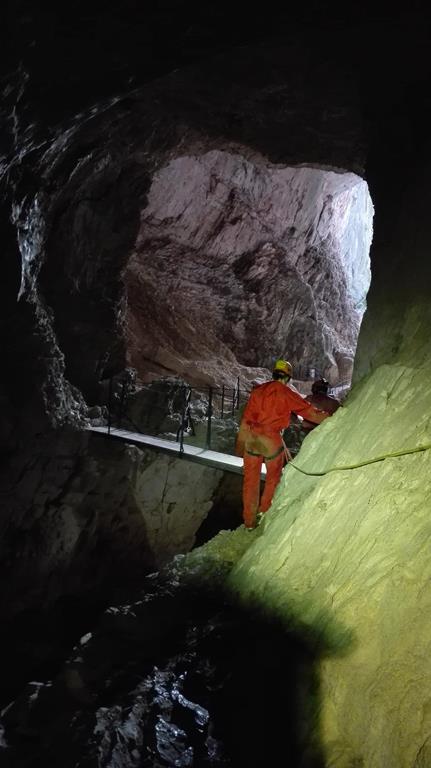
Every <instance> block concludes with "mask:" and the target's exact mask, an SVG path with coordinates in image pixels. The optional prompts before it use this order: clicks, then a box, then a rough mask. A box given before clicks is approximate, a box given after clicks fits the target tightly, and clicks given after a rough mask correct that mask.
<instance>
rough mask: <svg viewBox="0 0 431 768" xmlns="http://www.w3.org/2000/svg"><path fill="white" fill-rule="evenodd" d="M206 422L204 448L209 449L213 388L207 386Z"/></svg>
mask: <svg viewBox="0 0 431 768" xmlns="http://www.w3.org/2000/svg"><path fill="white" fill-rule="evenodd" d="M207 415H208V424H207V439H206V444H205V448H206V449H207V450H209V449H210V448H211V419H212V415H213V388H212V387H209V390H208V414H207Z"/></svg>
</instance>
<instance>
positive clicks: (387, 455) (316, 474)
mask: <svg viewBox="0 0 431 768" xmlns="http://www.w3.org/2000/svg"><path fill="white" fill-rule="evenodd" d="M430 448H431V443H430V444H428V445H420V446H419V447H418V448H407V450H404V451H394V453H384V454H383V455H382V456H376V458H375V459H367V460H366V461H360V462H359V463H358V464H345V465H344V466H341V467H330V468H329V469H326V470H325V471H324V472H307V470H305V469H301V467H298V466H297V465H296V464H294V463H293V461H289V463H288V465H287V466H288V467H293V468H294V469H296V470H297V471H298V472H302V474H303V475H310V476H312V477H323V475H327V474H328V473H329V472H343V471H344V470H346V469H358V468H359V467H365V466H366V465H367V464H375V463H376V462H377V461H384V460H385V459H393V458H396V457H397V456H407V455H408V454H409V453H420V452H421V451H429V449H430Z"/></svg>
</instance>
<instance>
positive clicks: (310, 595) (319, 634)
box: [232, 173, 431, 768]
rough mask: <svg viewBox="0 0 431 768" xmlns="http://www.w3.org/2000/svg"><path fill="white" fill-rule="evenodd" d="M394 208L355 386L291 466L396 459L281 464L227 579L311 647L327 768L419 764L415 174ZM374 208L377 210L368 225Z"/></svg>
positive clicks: (422, 653)
mask: <svg viewBox="0 0 431 768" xmlns="http://www.w3.org/2000/svg"><path fill="white" fill-rule="evenodd" d="M412 190H413V191H412ZM393 203H394V200H393V199H392V201H391V204H393ZM404 204H405V208H404V214H405V215H404V216H399V215H398V211H397V209H396V208H393V210H392V214H393V218H392V229H391V230H389V229H388V230H387V237H386V238H385V250H386V254H385V256H386V261H385V263H384V268H383V266H382V264H381V263H380V265H379V256H380V257H381V256H382V253H381V252H380V253H376V254H375V259H376V264H377V265H379V266H378V267H377V269H376V274H375V282H373V283H372V288H371V292H370V299H371V300H370V309H369V311H368V313H367V316H366V323H365V325H364V326H363V331H361V336H360V344H359V356H360V357H359V362H358V372H357V378H358V379H359V381H358V383H357V384H356V386H355V387H354V389H353V390H352V393H351V395H350V396H349V398H348V400H347V402H346V404H345V407H343V408H342V409H340V410H339V411H338V412H337V414H336V415H335V416H333V417H332V418H331V419H329V420H328V421H326V422H325V423H324V424H323V425H322V426H320V427H319V428H318V429H316V430H315V431H314V432H313V433H312V434H311V435H310V436H309V437H307V438H306V440H305V442H304V444H303V447H302V449H301V451H300V453H299V455H298V457H297V459H296V460H295V463H297V465H298V466H300V467H301V468H303V469H305V470H307V471H309V472H321V471H326V470H328V469H329V468H332V467H337V466H345V465H352V464H358V463H362V462H367V461H368V460H370V459H373V458H375V457H382V456H384V455H386V454H389V453H393V452H403V451H406V452H407V453H406V454H405V455H400V456H398V457H392V458H386V459H384V460H383V461H380V462H377V463H369V464H366V465H365V466H361V467H358V468H356V469H349V470H345V471H334V472H329V473H328V474H326V475H325V476H324V477H311V476H306V475H303V474H301V473H299V472H298V471H296V470H295V469H294V468H293V467H290V468H288V469H287V470H286V471H285V472H284V475H283V478H282V481H281V484H280V486H279V489H278V492H277V493H276V496H275V499H274V503H273V506H272V508H271V510H270V511H269V513H268V515H267V517H266V519H265V523H264V525H265V527H264V532H263V535H262V536H261V537H259V538H257V540H256V543H255V545H254V546H253V547H252V548H251V549H250V550H249V552H247V554H246V555H245V557H244V558H243V560H242V562H241V563H240V565H239V566H238V567H237V569H236V571H235V573H234V577H233V580H232V586H233V589H234V590H235V591H236V592H237V593H238V594H240V595H241V597H242V599H243V600H245V601H246V602H249V601H250V602H252V603H257V604H259V605H260V606H261V607H262V608H263V609H264V610H265V611H266V612H268V613H270V614H275V615H279V616H281V617H282V618H283V620H284V621H285V622H286V624H287V625H288V626H290V627H291V626H296V627H297V628H298V631H299V632H300V634H302V635H303V636H304V637H305V638H308V640H309V641H310V642H312V643H313V644H315V645H316V647H317V648H318V649H319V650H320V651H321V661H320V692H319V695H320V697H321V723H320V728H321V738H322V741H323V745H324V748H325V751H326V754H327V765H328V766H331V767H333V768H352V766H364V768H388V767H389V766H391V768H392V767H393V768H395V767H396V768H419V766H421V767H422V766H428V765H430V764H431V746H430V745H431V707H430V685H431V597H430V591H429V583H430V579H431V566H430V559H429V547H430V540H431V538H430V537H431V523H430V509H431V451H430V446H431V419H430V413H431V390H430V381H431V341H430V335H429V328H430V323H431V311H430V302H429V295H427V294H429V286H430V285H431V280H430V266H429V258H428V253H429V247H430V242H431V230H430V227H429V217H426V216H425V215H424V212H425V210H424V209H425V208H426V205H427V204H429V194H428V190H427V187H426V183H425V174H422V173H420V174H417V175H415V177H414V179H413V180H412V181H411V184H410V189H409V194H408V200H404ZM387 214H388V210H385V208H384V206H383V207H382V226H383V225H384V224H387V223H388V221H390V220H391V219H390V217H388V218H387ZM389 254H391V258H390V259H388V258H387V257H388V256H389ZM415 274H420V275H421V280H420V281H417V280H415V278H414V275H415ZM421 447H422V448H426V450H419V451H417V452H410V451H412V450H413V451H414V449H416V448H419V449H420V448H421Z"/></svg>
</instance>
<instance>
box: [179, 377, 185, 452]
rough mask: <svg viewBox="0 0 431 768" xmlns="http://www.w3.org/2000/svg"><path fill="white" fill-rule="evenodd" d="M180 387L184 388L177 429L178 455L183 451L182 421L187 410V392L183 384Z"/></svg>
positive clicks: (183, 421)
mask: <svg viewBox="0 0 431 768" xmlns="http://www.w3.org/2000/svg"><path fill="white" fill-rule="evenodd" d="M181 389H183V390H184V402H183V410H182V412H181V421H180V426H179V427H178V430H177V443H178V441H179V443H180V456H181V455H182V454H183V453H184V423H185V420H186V411H187V394H186V390H185V387H184V385H181Z"/></svg>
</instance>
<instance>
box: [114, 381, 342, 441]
mask: <svg viewBox="0 0 431 768" xmlns="http://www.w3.org/2000/svg"><path fill="white" fill-rule="evenodd" d="M349 386H350V382H347V381H345V382H340V384H338V385H337V386H335V387H331V388H330V390H329V392H330V394H334V393H335V391H336V390H339V391H341V390H343V391H344V390H345V389H347V388H348V387H349ZM143 392H144V393H145V394H146V396H147V403H146V410H144V414H143V416H144V423H142V418H139V415H138V417H136V414H134V413H133V405H136V404H138V398H139V396H141V398H142V393H143ZM250 392H251V387H250V389H246V388H241V387H240V380H239V378H238V379H237V381H236V383H235V385H234V386H232V385H230V386H229V385H226V384H222V385H221V386H218V387H217V386H208V387H202V386H195V387H192V386H190V385H188V384H186V383H185V382H184V383H175V382H172V381H170V380H166V381H162V382H157V383H154V384H153V383H150V384H147V385H144V386H143V387H142V388H139V389H137V388H136V384H135V382H134V381H133V380H132V378H131V377H130V375H129V376H127V375H124V376H123V377H122V378H117V379H116V380H115V377H111V378H110V379H109V383H108V392H107V404H106V405H107V432H108V434H111V430H112V428H114V427H115V426H117V427H118V428H120V429H124V428H126V429H127V430H128V431H133V432H136V433H138V434H151V433H152V432H153V433H155V435H161V436H163V437H164V439H172V438H171V437H169V436H170V435H175V438H174V440H173V442H176V443H178V444H179V454H180V455H182V454H183V453H184V444H185V440H188V439H191V440H194V441H198V444H199V445H200V446H201V447H202V448H205V449H207V450H211V449H212V448H213V446H214V429H216V432H217V438H220V433H222V434H221V437H223V430H222V425H225V424H226V421H227V420H229V421H234V422H236V424H229V425H228V426H229V427H231V430H232V435H228V437H229V439H230V442H231V444H232V450H233V443H234V438H235V435H236V427H237V426H238V422H239V418H238V416H239V412H240V410H241V408H242V406H243V405H245V403H246V402H247V399H248V397H249V394H250ZM143 399H144V398H143ZM144 406H145V399H144ZM157 414H158V415H159V423H158V424H157V423H156V426H154V422H155V421H156V422H157V418H156V416H157ZM175 423H176V425H177V426H176V428H175V429H174V431H172V430H169V429H167V428H165V429H163V428H162V427H163V425H165V427H166V424H168V425H169V426H171V427H175ZM226 432H228V430H226V431H225V433H224V438H225V442H226V440H227V438H226ZM198 433H200V434H198ZM215 442H217V439H216V440H215ZM190 444H193V443H190ZM213 449H214V450H217V447H215V448H213ZM223 452H227V451H226V450H225V449H224V450H223Z"/></svg>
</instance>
